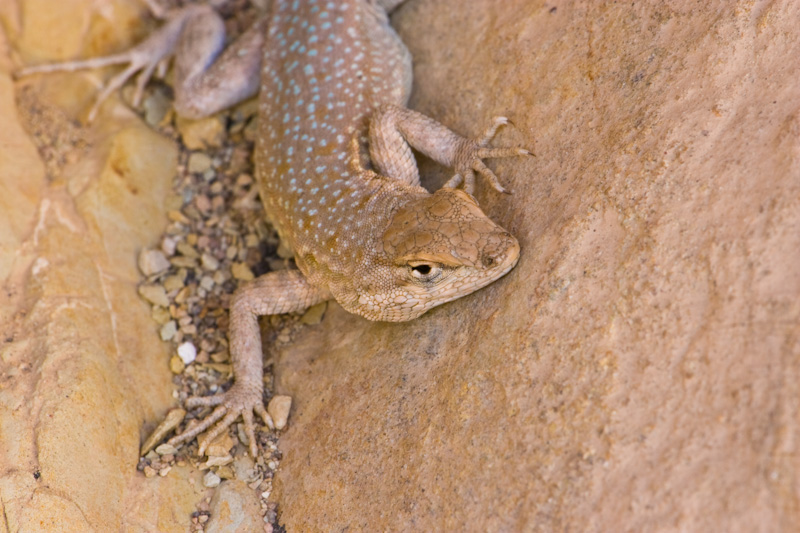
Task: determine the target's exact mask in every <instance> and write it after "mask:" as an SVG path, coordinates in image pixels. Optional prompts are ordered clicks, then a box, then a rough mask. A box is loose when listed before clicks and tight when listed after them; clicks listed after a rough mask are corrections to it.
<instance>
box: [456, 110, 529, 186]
mask: <svg viewBox="0 0 800 533" xmlns="http://www.w3.org/2000/svg"><path fill="white" fill-rule="evenodd" d="M509 123H510V121H509V120H508V118H506V117H495V118H494V119H493V120H492V124H491V125H490V126H489V127H488V128H487V129H486V131H485V132H484V134H483V135H482V136H481V138H480V139H478V140H477V141H476V140H472V139H464V140H463V141H462V145H461V146H460V147H459V149H458V151H457V154H456V162H455V165H454V167H455V170H456V173H455V174H454V175H453V177H452V178H450V180H448V182H447V183H445V185H444V186H445V187H451V188H456V187H458V186H460V185H462V183H463V188H464V191H465V192H467V193H469V194H473V191H474V190H475V173H476V172H477V173H478V174H480V175H481V176H482V177H483V178H484V179H485V180H486V181H488V182H489V185H491V186H492V188H493V189H494V190H496V191H497V192H500V193H505V194H511V193H510V192H509V191H508V190H506V189H505V188H504V187H503V186H502V185H501V184H500V180H499V179H498V178H497V176H496V175H495V173H494V172H492V171H491V170H490V169H489V167H487V166H486V164H484V162H483V160H484V159H493V158H500V157H513V156H519V155H533V154H532V153H531V152H530V151H529V150H526V149H525V148H520V147H509V148H488V146H489V143H490V142H491V140H492V139H493V138H494V136H495V135H496V134H497V130H499V129H500V128H501V127H502V126H505V125H506V124H509Z"/></svg>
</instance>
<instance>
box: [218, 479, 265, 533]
mask: <svg viewBox="0 0 800 533" xmlns="http://www.w3.org/2000/svg"><path fill="white" fill-rule="evenodd" d="M263 529H264V522H263V521H262V520H261V512H260V507H259V504H258V498H257V497H256V493H255V492H253V490H252V489H251V488H250V487H248V486H247V484H246V483H244V482H243V481H239V480H230V481H225V482H223V483H222V484H221V485H220V486H219V489H217V492H216V493H215V494H214V498H213V499H212V500H211V520H209V521H208V525H207V526H206V531H207V532H208V533H226V532H230V533H237V532H239V531H263Z"/></svg>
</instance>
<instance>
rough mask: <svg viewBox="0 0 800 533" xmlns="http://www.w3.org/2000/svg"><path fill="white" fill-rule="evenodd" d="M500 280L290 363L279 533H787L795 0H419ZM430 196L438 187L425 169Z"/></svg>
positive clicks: (798, 149)
mask: <svg viewBox="0 0 800 533" xmlns="http://www.w3.org/2000/svg"><path fill="white" fill-rule="evenodd" d="M393 20H394V22H395V23H396V25H397V27H398V31H399V33H400V34H401V36H402V37H403V38H404V40H405V41H406V42H407V43H409V47H410V48H411V52H412V55H413V56H414V58H415V85H414V93H413V97H412V102H411V105H412V106H413V107H414V108H415V109H418V110H420V111H422V112H425V113H427V114H429V115H431V116H434V117H437V118H438V119H439V120H441V121H443V122H444V123H445V124H448V125H450V126H451V127H453V128H454V129H455V130H456V131H460V132H467V133H471V134H473V135H475V134H478V133H479V132H480V131H482V130H483V128H484V127H485V126H486V124H487V123H488V121H489V120H490V118H491V117H492V116H494V115H507V116H508V117H509V118H510V119H511V120H512V122H513V123H514V125H515V128H508V129H507V130H506V131H504V132H503V133H502V134H501V135H500V136H499V139H498V141H497V142H498V144H502V143H524V144H527V145H532V148H533V149H534V151H535V152H536V154H537V157H536V158H535V159H532V160H529V161H527V162H520V161H510V160H509V161H502V162H497V163H495V165H496V166H494V168H495V169H496V170H497V173H498V175H499V176H501V178H502V179H503V181H504V183H505V184H507V185H508V186H509V188H510V189H511V190H512V191H513V193H514V194H513V196H509V197H505V196H499V195H496V194H494V193H492V192H490V191H487V189H486V188H483V189H481V190H480V191H479V195H478V196H479V200H480V202H481V204H482V205H483V206H484V208H485V209H486V211H487V212H488V213H489V214H490V215H492V216H493V217H494V218H495V219H496V220H497V221H498V222H499V223H500V224H501V225H503V226H504V227H506V228H508V229H509V230H510V231H512V232H513V233H514V234H515V235H516V236H517V237H518V238H519V239H520V242H521V245H522V258H521V260H520V262H519V265H518V266H517V267H516V269H515V270H514V271H512V272H511V273H510V274H509V275H508V276H507V277H506V278H504V279H503V280H501V281H500V282H498V283H495V284H494V285H492V286H490V287H488V288H486V289H484V290H482V291H480V292H479V293H477V294H474V295H472V296H470V297H467V298H464V299H462V300H459V301H456V302H453V303H451V304H448V305H446V306H443V307H441V308H438V309H436V310H433V311H431V312H430V313H428V314H427V315H425V316H423V317H421V318H420V319H418V320H416V321H414V322H411V323H407V324H373V323H369V322H367V321H364V320H361V319H359V318H356V317H352V316H350V315H347V314H346V313H344V312H342V311H341V309H340V308H338V306H335V305H332V306H330V307H329V312H328V314H327V316H326V317H325V320H324V321H323V323H322V325H321V326H317V327H314V328H312V329H313V331H312V332H311V333H310V334H309V335H308V336H307V338H305V339H304V340H303V341H302V342H301V343H299V344H298V345H296V346H293V347H291V348H289V349H288V350H286V353H283V354H282V355H281V357H280V359H279V361H278V364H277V368H278V369H279V371H281V372H282V375H281V377H280V380H279V383H278V388H277V389H278V393H282V394H289V395H291V396H292V397H293V398H294V401H295V407H294V408H293V412H292V415H291V419H290V420H291V423H290V425H289V429H288V430H287V432H286V434H285V437H284V438H283V439H282V441H281V448H282V450H283V451H284V461H283V462H282V464H281V470H280V473H279V475H278V477H277V479H276V486H277V488H276V493H275V497H276V498H277V501H279V502H280V505H281V507H280V511H281V521H282V523H283V524H285V525H286V527H287V530H288V531H321V530H327V531H341V530H349V531H384V530H385V531H400V530H409V529H413V530H415V531H619V530H620V528H622V529H625V530H630V531H750V532H752V531H764V532H767V531H797V530H800V490H799V489H798V487H800V460H799V459H798V458H800V450H798V442H800V440H798V437H800V427H798V424H799V423H800V386H798V378H800V326H799V324H800V268H798V264H800V137H799V135H800V86H798V84H797V80H798V79H800V34H798V32H797V31H796V27H797V21H798V20H800V4H798V3H797V2H791V1H776V2H750V1H746V2H744V1H743V2H705V3H704V2H701V3H697V2H670V3H668V4H663V3H657V2H651V3H639V2H636V3H630V2H627V3H607V2H589V1H585V2H547V3H544V2H530V1H527V0H508V1H504V2H502V3H498V2H495V1H492V0H477V1H475V2H470V3H469V7H466V5H465V4H463V2H459V1H458V0H441V1H438V2H428V1H411V2H408V3H407V4H406V5H404V6H403V7H401V8H400V9H399V11H398V12H397V13H396V15H395V16H394V17H393ZM423 175H427V176H428V177H429V178H428V181H427V183H426V184H427V185H430V186H433V187H436V186H438V185H439V184H440V183H442V181H443V180H444V179H445V176H444V173H443V172H442V171H441V170H440V169H438V168H434V167H432V166H428V167H425V168H424V171H423Z"/></svg>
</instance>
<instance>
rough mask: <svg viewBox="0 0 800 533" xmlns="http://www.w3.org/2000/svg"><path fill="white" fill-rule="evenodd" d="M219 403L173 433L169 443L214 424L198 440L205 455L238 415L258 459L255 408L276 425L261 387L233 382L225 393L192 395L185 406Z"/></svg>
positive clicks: (258, 413)
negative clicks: (263, 399)
mask: <svg viewBox="0 0 800 533" xmlns="http://www.w3.org/2000/svg"><path fill="white" fill-rule="evenodd" d="M212 406H217V407H216V409H214V410H213V411H212V412H211V414H210V415H208V416H206V417H205V418H204V419H203V420H202V421H201V422H199V423H197V424H194V425H190V426H189V427H188V428H187V429H186V430H185V431H184V432H183V433H180V434H179V435H176V436H174V437H172V438H171V439H170V440H169V441H168V444H170V445H172V446H177V445H178V444H181V443H183V442H186V441H188V440H191V439H193V438H194V437H196V436H197V435H199V434H200V433H202V432H203V431H205V430H207V429H208V428H210V427H211V426H213V427H211V430H209V432H208V433H207V434H206V435H205V437H203V439H202V441H199V442H198V444H199V445H200V447H199V448H198V450H197V454H198V455H203V454H204V453H205V451H206V448H207V447H208V445H209V444H210V443H211V442H213V440H214V439H215V438H217V436H218V435H220V434H221V433H222V432H223V431H225V430H226V429H228V427H230V425H231V424H233V423H234V422H235V421H236V419H237V418H239V416H241V417H242V420H244V432H245V434H246V435H247V440H248V441H249V450H250V455H251V456H252V457H253V458H254V459H255V457H256V455H257V453H258V445H257V444H256V431H255V424H254V417H253V411H255V413H256V414H257V415H258V416H260V417H261V419H262V420H263V421H264V423H265V424H266V425H267V426H268V427H269V428H274V424H273V422H272V417H271V416H269V413H267V410H266V409H264V403H263V401H262V398H261V391H260V390H247V389H244V388H241V387H237V386H236V384H234V386H233V387H231V389H230V390H229V391H228V392H226V393H224V394H217V395H214V396H207V397H203V398H189V399H188V400H186V407H187V408H189V409H191V408H193V407H212Z"/></svg>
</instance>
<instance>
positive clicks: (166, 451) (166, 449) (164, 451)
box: [156, 442, 178, 455]
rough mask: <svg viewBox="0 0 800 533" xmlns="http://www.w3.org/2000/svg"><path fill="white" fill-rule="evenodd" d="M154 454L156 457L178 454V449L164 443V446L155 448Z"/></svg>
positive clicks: (160, 445)
mask: <svg viewBox="0 0 800 533" xmlns="http://www.w3.org/2000/svg"><path fill="white" fill-rule="evenodd" d="M156 453H157V454H158V455H175V454H176V453H178V449H177V448H176V447H175V446H173V445H172V444H167V443H166V442H165V443H164V444H159V445H158V446H156Z"/></svg>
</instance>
